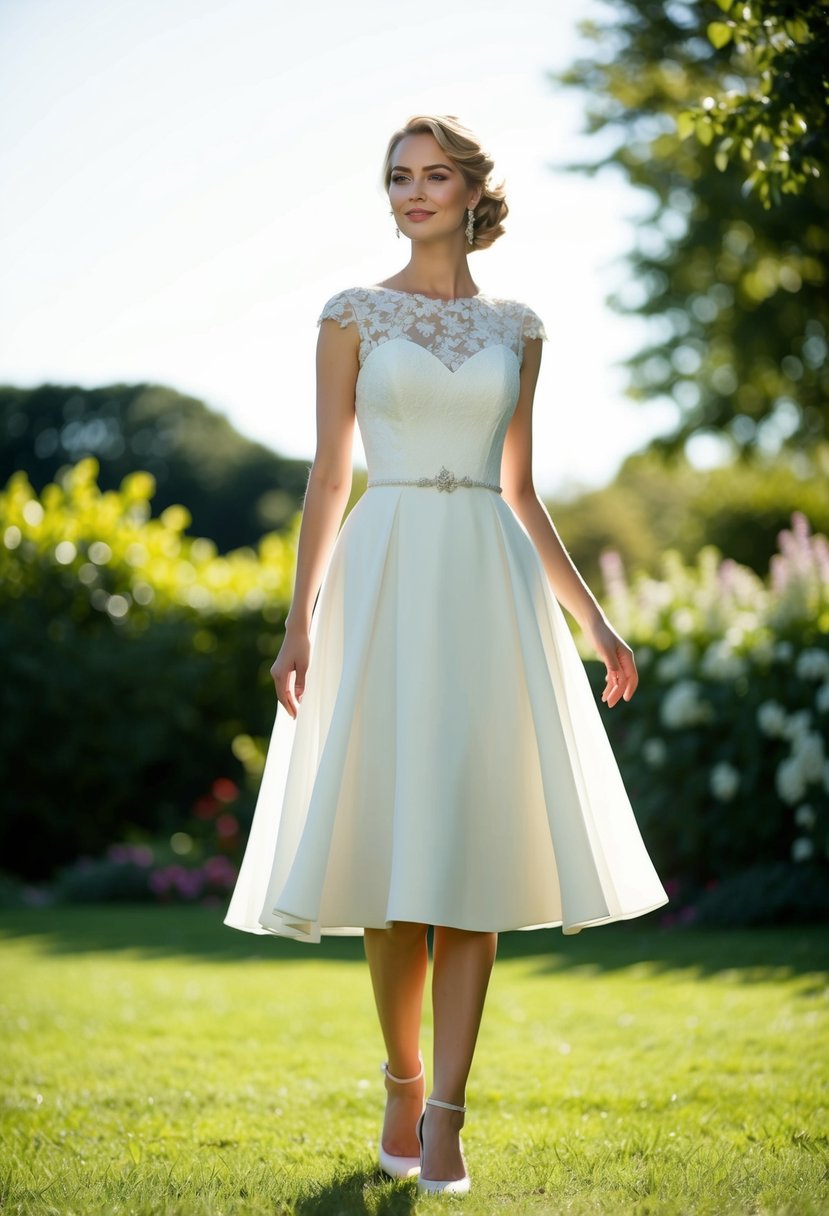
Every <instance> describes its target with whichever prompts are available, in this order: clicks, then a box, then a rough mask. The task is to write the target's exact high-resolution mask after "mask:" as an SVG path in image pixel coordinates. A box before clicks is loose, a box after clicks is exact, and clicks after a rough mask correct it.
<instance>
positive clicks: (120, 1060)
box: [0, 907, 829, 1216]
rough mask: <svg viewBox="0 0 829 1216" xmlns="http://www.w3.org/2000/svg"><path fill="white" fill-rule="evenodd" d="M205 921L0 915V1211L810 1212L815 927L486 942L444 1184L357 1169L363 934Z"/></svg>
mask: <svg viewBox="0 0 829 1216" xmlns="http://www.w3.org/2000/svg"><path fill="white" fill-rule="evenodd" d="M220 919H221V910H220V909H215V910H212V909H205V908H187V909H165V908H147V909H138V908H136V909H126V908H124V909H118V908H107V907H101V908H62V909H43V910H37V911H34V910H33V911H29V912H15V913H10V912H7V913H4V914H3V915H2V916H0V1033H2V1042H3V1052H2V1062H1V1063H0V1077H2V1155H1V1156H0V1212H2V1213H4V1216H5V1214H6V1213H24V1212H25V1213H78V1214H79V1216H80V1214H82V1216H95V1214H98V1213H111V1214H113V1216H114V1214H118V1216H121V1214H123V1216H126V1214H127V1213H130V1214H140V1216H144V1214H146V1216H163V1214H167V1213H176V1214H183V1213H194V1214H195V1213H210V1214H216V1216H218V1214H219V1213H221V1214H223V1216H230V1214H242V1213H244V1214H245V1216H248V1214H251V1216H254V1214H259V1213H262V1214H264V1213H268V1214H269V1216H280V1214H282V1213H300V1214H302V1216H305V1214H308V1213H332V1214H333V1213H375V1214H376V1216H393V1214H401V1216H402V1214H404V1213H410V1212H427V1211H432V1212H434V1211H435V1210H436V1209H439V1208H440V1207H441V1206H446V1205H447V1204H449V1205H450V1206H452V1207H453V1208H455V1209H457V1208H458V1206H460V1207H462V1208H463V1210H464V1211H465V1212H467V1213H470V1214H473V1213H474V1214H482V1213H487V1214H489V1213H501V1212H503V1213H542V1212H544V1213H558V1212H562V1213H579V1214H581V1213H604V1212H607V1213H613V1216H626V1214H628V1213H638V1214H642V1216H644V1214H646V1213H647V1214H648V1216H655V1214H657V1213H671V1214H678V1213H711V1214H714V1213H716V1214H717V1216H720V1214H722V1213H732V1212H733V1213H737V1212H739V1213H784V1212H785V1213H798V1214H800V1213H823V1212H829V1184H828V1183H827V1177H828V1175H827V1165H828V1164H829V1152H827V1134H828V1133H829V1110H827V1106H829V1101H827V1098H828V1097H829V1095H828V1094H827V1079H828V1078H827V1073H829V1065H828V1064H827V1061H829V1033H828V1032H827V1003H828V1002H827V974H826V968H827V964H828V963H829V949H827V946H829V933H827V931H826V929H818V928H814V929H790V930H785V931H784V930H779V931H754V932H747V933H727V932H707V933H703V932H697V931H693V930H684V931H679V932H677V931H673V932H665V931H660V930H659V929H658V928H656V927H654V925H653V924H652V923H651V922H647V923H646V922H644V921H643V922H639V924H635V923H634V924H633V925H616V926H609V927H606V928H597V929H591V930H587V931H585V932H584V933H582V934H581V935H580V936H578V937H572V938H565V937H562V936H561V934H560V933H559V932H558V931H550V932H547V931H543V932H537V933H530V934H511V935H508V936H506V937H504V938H502V940H501V945H500V957H499V961H498V963H497V964H496V970H495V976H494V979H493V984H492V988H491V993H490V1000H489V1004H488V1007H487V1014H486V1017H485V1022H484V1028H483V1031H482V1035H481V1042H480V1048H479V1053H478V1059H477V1062H476V1066H475V1069H474V1072H473V1076H472V1080H471V1083H470V1086H469V1093H468V1100H469V1108H470V1109H469V1115H468V1119H467V1130H466V1132H465V1134H464V1140H465V1146H466V1151H467V1157H468V1161H469V1167H470V1172H471V1174H472V1179H473V1193H472V1195H471V1196H469V1198H468V1199H466V1200H455V1201H452V1200H444V1201H441V1200H430V1199H421V1200H419V1199H418V1198H417V1196H416V1192H415V1190H414V1187H413V1185H412V1184H406V1183H391V1182H385V1181H383V1180H382V1179H381V1178H380V1177H379V1175H378V1174H377V1171H376V1168H375V1164H374V1162H375V1158H374V1142H375V1138H376V1134H377V1129H378V1126H379V1121H380V1115H381V1109H382V1103H383V1087H382V1079H381V1076H380V1071H379V1063H380V1061H381V1059H382V1058H383V1052H382V1047H381V1044H380V1041H379V1036H378V1033H377V1030H376V1027H375V1022H374V1016H373V1010H372V1005H371V998H370V990H369V984H368V976H367V972H366V969H365V964H364V963H363V961H362V943H361V942H360V941H359V940H354V939H352V940H339V941H338V940H332V939H328V941H326V942H324V943H323V945H322V946H320V947H313V946H302V945H299V944H296V943H293V942H278V941H272V940H261V939H257V938H253V937H249V936H247V935H243V934H238V933H234V932H232V931H231V930H229V929H225V928H224V927H223V926H222V925H221V923H220ZM424 1047H425V1049H426V1054H427V1058H428V1048H429V1042H428V1031H427V1036H426V1040H425V1043H424Z"/></svg>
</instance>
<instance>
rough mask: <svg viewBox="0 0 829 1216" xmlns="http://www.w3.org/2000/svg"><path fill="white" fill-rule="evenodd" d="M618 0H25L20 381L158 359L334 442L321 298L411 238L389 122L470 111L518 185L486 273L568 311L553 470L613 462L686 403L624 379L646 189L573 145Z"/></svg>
mask: <svg viewBox="0 0 829 1216" xmlns="http://www.w3.org/2000/svg"><path fill="white" fill-rule="evenodd" d="M597 10H598V11H601V6H598V5H597V4H596V3H595V0H573V2H572V3H569V4H567V5H564V4H555V3H550V0H546V2H545V0H514V2H513V3H511V4H509V5H504V4H503V3H502V0H497V2H496V0H475V2H474V3H458V2H457V0H446V2H443V3H440V4H430V5H418V6H400V5H389V4H388V3H382V2H381V0H356V2H355V3H352V4H350V5H346V4H342V3H334V2H332V0H317V2H315V3H313V4H311V3H306V4H303V5H297V4H296V3H293V2H292V3H285V2H283V0H233V2H232V3H226V2H225V3H218V2H215V0H213V2H211V0H201V2H199V0H140V2H139V0H127V2H120V3H113V2H112V0H107V2H106V3H105V2H103V0H5V2H4V3H3V4H2V5H0V158H2V163H3V166H4V188H3V191H2V193H0V382H4V383H13V384H19V385H33V384H37V383H40V382H42V381H43V380H52V381H61V382H76V383H81V384H84V385H90V386H91V385H100V384H105V383H109V382H113V381H137V380H148V381H156V382H161V383H165V384H168V385H170V386H172V387H174V388H177V389H179V390H181V391H182V392H187V393H192V394H195V395H196V396H199V397H202V398H203V399H204V400H205V401H206V402H207V403H208V404H209V405H211V406H212V407H214V408H217V409H220V410H222V411H223V412H225V413H226V414H227V415H228V417H229V418H230V419H231V420H232V422H233V423H234V424H235V425H236V426H237V427H238V428H239V429H240V430H241V431H243V432H244V433H245V434H247V435H250V436H252V437H254V438H256V439H260V440H262V441H263V442H265V443H267V444H269V445H271V446H273V447H275V448H276V449H278V450H279V451H282V452H285V453H287V454H290V455H295V456H302V457H310V456H311V454H312V452H313V444H314V388H313V356H314V344H315V342H316V318H317V316H318V314H319V311H320V308H321V306H322V304H323V302H324V301H325V300H326V299H327V298H328V296H329V295H332V294H333V293H334V292H335V291H338V290H340V289H341V288H343V287H348V286H353V285H355V284H359V283H370V282H376V281H377V280H379V279H382V278H386V277H388V276H389V275H391V274H393V273H394V272H395V271H396V270H397V269H399V267H400V266H401V265H402V264H403V263H404V262H405V260H406V247H405V246H404V244H403V243H402V242H400V241H397V240H396V239H395V236H394V226H393V224H392V221H391V218H390V217H389V215H388V203H387V200H386V199H385V196H384V194H383V192H382V189H381V186H380V181H379V171H380V162H381V159H382V154H383V151H384V148H385V143H386V140H387V138H388V135H389V133H390V131H391V130H393V129H394V128H395V127H396V126H397V125H399V124H400V123H401V122H402V121H403V120H405V119H406V118H407V117H408V116H409V115H410V114H412V113H415V112H423V111H437V112H444V113H453V114H457V115H459V116H460V117H461V119H462V120H463V121H464V122H466V123H467V124H468V125H470V126H472V127H473V128H475V129H477V130H478V131H479V133H480V134H481V135H482V136H483V137H484V139H485V141H486V143H487V144H488V145H489V148H490V149H491V151H492V152H493V154H494V156H495V158H496V162H497V168H498V171H499V172H500V173H501V174H502V175H503V176H505V177H506V181H507V187H508V199H509V202H510V209H511V210H510V217H509V221H508V224H509V228H508V234H507V235H506V236H505V237H504V238H503V239H502V240H501V241H499V242H498V243H497V245H496V246H494V247H493V248H492V249H491V250H488V251H486V252H483V253H479V254H474V255H473V256H472V257H471V258H470V266H471V269H472V274H473V277H474V278H475V280H476V282H477V283H478V285H479V286H480V287H481V289H482V290H484V291H487V292H488V293H490V294H493V295H506V296H512V297H516V298H519V299H523V300H525V301H526V302H527V303H528V304H530V305H531V306H532V307H533V308H534V309H535V310H536V311H537V312H538V313H540V314H541V316H542V317H543V319H544V321H545V323H546V326H547V331H548V334H549V337H550V342H549V344H548V345H547V347H546V349H545V353H544V360H543V365H542V374H541V379H540V382H539V388H538V395H537V405H536V429H535V448H536V481H537V484H538V487H539V489H540V490H541V491H542V492H543V493H547V494H550V493H564V492H568V491H569V490H572V489H573V488H575V487H576V486H579V485H598V484H601V483H602V482H604V481H606V480H607V479H608V478H609V477H610V476H612V474H613V472H614V470H615V468H616V467H617V465H618V463H619V461H620V460H621V459H622V458H623V457H624V456H625V455H626V454H627V453H628V452H629V451H631V450H633V449H635V448H636V447H638V446H640V445H641V444H642V443H643V442H644V441H645V440H646V439H647V438H648V437H649V436H650V435H652V434H654V433H655V432H657V431H658V430H660V429H663V428H664V427H666V426H668V425H669V424H670V421H671V419H672V417H673V412H672V409H671V407H670V406H669V405H667V404H664V405H661V406H659V405H654V406H651V407H647V408H643V407H641V406H635V405H633V404H631V403H629V402H627V401H626V400H625V398H624V396H623V391H622V389H623V383H624V374H623V373H622V372H621V371H620V370H619V369H618V368H615V367H614V364H615V363H616V362H617V361H618V360H619V359H620V358H622V357H623V356H624V355H625V354H627V353H630V352H632V350H634V349H635V348H636V344H637V342H638V340H639V336H640V334H641V330H640V329H639V323H638V322H636V321H633V320H626V319H622V318H618V317H616V316H614V315H613V314H612V313H611V312H610V311H609V310H608V309H607V307H606V305H605V304H604V298H605V296H606V294H607V293H608V291H609V290H610V289H611V288H612V287H613V286H614V285H616V284H618V283H619V282H620V281H621V279H622V278H623V276H624V270H623V268H622V267H621V265H620V264H619V262H618V259H619V258H620V257H621V255H622V254H623V253H624V251H625V249H627V248H628V247H629V246H630V243H631V241H632V231H633V225H634V223H635V222H636V217H637V216H641V215H642V214H644V211H645V208H644V206H643V200H640V199H638V198H637V196H636V195H635V194H634V193H633V192H632V191H631V190H630V189H628V188H627V187H626V186H624V185H623V184H622V183H621V182H619V181H616V180H612V179H611V178H600V179H597V180H592V181H589V180H585V179H582V178H580V177H578V176H573V175H569V174H566V173H563V172H560V171H555V170H553V169H552V168H551V167H550V166H551V163H552V162H566V161H567V160H568V159H569V158H572V157H577V156H578V155H580V154H581V153H582V152H583V151H584V145H583V142H582V141H581V139H580V137H579V134H578V133H579V129H580V124H581V107H582V105H583V102H582V100H581V99H580V98H578V97H577V96H571V95H569V94H566V93H564V92H562V91H561V90H557V89H554V88H553V87H552V86H551V85H550V83H549V81H548V79H547V76H546V73H547V71H548V70H549V69H550V68H553V67H558V66H563V65H565V64H566V63H568V62H569V61H570V60H571V59H572V57H573V56H574V55H575V54H576V53H577V52H578V49H579V39H578V36H577V32H576V25H577V22H578V20H580V19H581V18H582V17H584V16H587V15H591V14H595V13H596V12H597ZM355 459H356V460H357V461H358V462H362V452H361V449H360V448H359V446H358V447H357V449H356V451H355Z"/></svg>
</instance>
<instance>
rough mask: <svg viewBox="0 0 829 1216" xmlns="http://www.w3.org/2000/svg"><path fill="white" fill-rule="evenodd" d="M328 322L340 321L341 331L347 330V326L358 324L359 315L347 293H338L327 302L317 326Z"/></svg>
mask: <svg viewBox="0 0 829 1216" xmlns="http://www.w3.org/2000/svg"><path fill="white" fill-rule="evenodd" d="M327 320H331V321H339V323H340V328H341V329H345V327H346V325H356V324H357V314H356V312H355V311H354V305H353V304H352V303H351V300H350V299H349V295H348V292H347V291H338V292H337V294H336V295H335V296H332V297H331V299H330V300H327V301H326V303H325V305H324V306H323V310H322V312H321V313H320V315H319V317H318V318H317V325H321V324H322V322H323V321H327Z"/></svg>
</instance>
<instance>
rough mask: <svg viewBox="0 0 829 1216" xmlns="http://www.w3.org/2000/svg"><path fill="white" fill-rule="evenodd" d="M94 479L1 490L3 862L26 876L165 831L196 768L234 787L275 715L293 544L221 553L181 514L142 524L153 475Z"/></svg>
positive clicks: (193, 791)
mask: <svg viewBox="0 0 829 1216" xmlns="http://www.w3.org/2000/svg"><path fill="white" fill-rule="evenodd" d="M95 476H96V467H95V463H94V461H84V462H82V463H81V464H80V465H78V466H76V468H75V469H74V470H72V471H71V472H70V473H69V474H68V475H67V476H66V478H65V479H64V481H63V483H62V484H61V485H49V486H47V487H46V488H45V489H44V491H43V493H42V495H40V496H39V497H38V496H37V495H35V494H34V492H33V491H32V489H31V486H30V485H29V484H28V482H27V481H26V479H25V477H24V476H23V475H22V474H18V475H16V476H15V477H13V478H12V479H11V481H10V482H9V485H8V487H7V489H6V490H5V492H3V493H2V495H0V650H1V651H2V654H3V668H4V671H3V681H2V684H0V781H2V788H3V797H4V804H5V805H4V812H5V813H4V816H3V819H2V823H0V850H1V851H2V855H3V857H4V864H5V865H6V867H7V868H8V869H9V870H11V871H12V872H14V873H17V874H19V875H22V876H24V877H26V878H30V879H39V878H46V877H49V876H50V874H52V872H53V871H54V868H55V867H56V866H57V865H60V864H64V863H66V862H68V861H70V860H71V859H72V858H74V857H76V856H77V855H78V853H79V852H80V853H83V854H88V855H91V856H92V855H97V854H100V853H101V852H102V851H103V850H104V849H105V848H106V846H107V845H108V844H109V843H110V842H111V841H113V840H120V839H127V838H130V836H131V835H133V834H135V832H136V831H137V832H138V833H139V834H140V833H145V834H146V833H150V834H156V833H159V832H160V833H162V834H164V835H166V836H169V835H170V834H171V833H172V832H173V831H175V830H176V828H177V827H178V826H179V825H180V823H181V821H182V818H183V817H186V814H187V810H186V808H189V807H190V806H191V805H192V804H193V802H194V801H195V799H196V798H197V797H198V796H199V795H200V793H201V791H202V790H203V787H204V782H205V774H207V773H215V772H221V773H226V774H227V775H228V776H229V777H231V778H233V779H234V780H236V781H237V782H241V781H242V780H243V778H244V763H243V759H244V756H243V754H242V752H243V751H244V748H242V751H240V746H241V744H242V743H244V740H246V739H247V740H248V744H249V745H250V747H253V748H254V750H255V743H254V740H255V739H256V738H258V737H261V736H264V735H266V734H267V732H268V731H269V728H270V724H271V722H272V719H273V708H274V698H273V687H272V684H271V682H270V678H269V675H268V670H269V667H270V664H271V662H272V661H273V657H274V656H275V654H276V651H277V649H278V645H279V640H280V635H281V630H282V624H283V620H284V613H285V610H286V605H287V600H288V594H289V588H290V582H291V574H292V569H293V561H294V542H293V537H292V536H287V537H282V536H269V537H265V538H264V539H263V540H262V542H261V543H260V545H259V549H258V551H256V552H254V551H253V550H239V551H237V552H234V553H230V554H228V555H226V556H224V557H219V556H218V555H217V554H216V550H215V547H214V546H213V545H212V543H211V542H209V541H204V540H199V539H192V538H190V537H187V536H186V535H184V529H185V527H186V525H187V523H188V516H187V513H186V511H184V509H183V508H168V509H167V510H166V511H164V512H163V514H162V515H161V516H160V518H158V519H153V518H151V512H150V499H151V496H152V492H153V483H152V478H150V477H148V476H147V475H144V474H133V475H132V476H130V477H128V478H127V479H126V480H125V481H124V483H123V484H122V486H121V489H120V490H119V491H117V492H116V491H110V492H108V493H101V492H100V490H99V489H98V487H97V485H96V481H95ZM101 881H103V879H102V880H101Z"/></svg>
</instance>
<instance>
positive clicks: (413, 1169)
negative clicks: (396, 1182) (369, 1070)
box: [378, 1054, 423, 1178]
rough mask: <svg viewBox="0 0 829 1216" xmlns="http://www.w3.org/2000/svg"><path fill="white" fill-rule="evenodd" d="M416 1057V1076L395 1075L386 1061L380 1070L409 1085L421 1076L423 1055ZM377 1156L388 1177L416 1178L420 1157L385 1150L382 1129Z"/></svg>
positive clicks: (387, 1075)
mask: <svg viewBox="0 0 829 1216" xmlns="http://www.w3.org/2000/svg"><path fill="white" fill-rule="evenodd" d="M418 1059H419V1060H420V1071H419V1072H418V1074H417V1076H416V1077H396V1076H395V1075H394V1073H392V1072H389V1066H388V1063H385V1064H381V1065H380V1071H381V1072H382V1074H383V1076H384V1077H388V1079H389V1080H390V1081H394V1082H395V1084H396V1085H411V1084H413V1083H414V1082H415V1081H420V1080H421V1079H422V1078H423V1057H422V1056H421V1055H420V1054H418ZM378 1156H379V1158H380V1169H381V1170H382V1171H383V1173H384V1174H388V1176H389V1177H390V1178H416V1177H417V1175H418V1174H419V1173H420V1157H397V1156H395V1155H394V1154H393V1153H387V1152H386V1150H385V1149H384V1148H383V1132H382V1130H381V1132H380V1142H379V1145H378ZM421 1156H422V1154H421Z"/></svg>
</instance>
